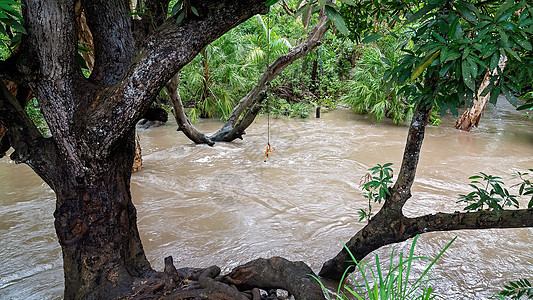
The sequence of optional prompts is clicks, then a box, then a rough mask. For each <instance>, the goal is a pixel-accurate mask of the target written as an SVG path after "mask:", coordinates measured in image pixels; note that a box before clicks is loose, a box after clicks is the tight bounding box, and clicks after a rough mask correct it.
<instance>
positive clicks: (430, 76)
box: [385, 0, 533, 114]
mask: <svg viewBox="0 0 533 300" xmlns="http://www.w3.org/2000/svg"><path fill="white" fill-rule="evenodd" d="M532 16H533V7H531V6H530V5H529V4H527V3H526V2H525V1H523V2H518V3H516V2H515V1H506V2H505V3H501V2H499V1H491V2H490V3H488V2H486V3H485V4H483V3H479V4H478V5H477V6H476V5H474V4H472V3H471V2H465V1H445V0H438V1H430V2H428V3H427V4H426V5H424V6H423V7H422V8H421V9H419V10H418V11H417V12H416V13H414V14H412V15H410V16H409V17H408V18H407V20H406V22H407V23H412V22H415V21H416V22H415V23H413V24H414V25H413V26H412V30H413V32H414V34H413V36H412V38H410V40H409V42H407V41H406V43H405V45H404V46H403V48H402V51H403V52H404V53H405V55H404V56H403V57H402V60H401V62H400V64H399V66H397V67H395V68H394V69H392V71H391V73H390V74H386V75H385V78H386V79H389V78H391V79H392V80H393V81H394V82H396V83H397V84H400V85H401V84H405V83H409V85H407V86H406V87H404V88H403V89H402V90H401V92H402V93H403V94H404V95H405V96H406V97H412V99H413V100H414V101H425V100H427V101H435V102H436V103H437V104H438V106H439V107H440V108H441V109H442V112H443V113H445V112H446V111H447V109H450V110H451V112H452V113H454V114H455V113H456V112H457V107H458V106H459V105H460V104H464V103H466V105H468V106H469V105H470V104H471V103H472V100H473V99H474V97H475V95H476V93H477V89H478V88H479V82H480V80H481V78H482V76H484V74H485V72H486V71H487V70H497V71H498V72H497V74H495V75H494V76H492V78H491V82H490V84H489V86H488V87H487V88H486V89H485V90H484V91H483V94H486V93H488V92H490V93H491V99H490V102H491V103H495V102H496V100H497V97H498V96H499V95H500V94H503V95H505V97H506V98H507V100H508V101H509V102H511V103H512V104H513V105H515V106H516V105H517V98H516V97H515V95H514V94H515V93H517V94H520V93H521V92H522V88H523V87H524V85H521V84H516V82H522V81H525V80H527V77H528V76H529V74H530V71H529V72H528V71H525V72H518V73H515V74H513V75H511V73H510V72H509V70H516V68H519V69H520V70H525V69H523V67H524V66H523V65H520V64H522V63H523V62H524V61H526V60H527V61H529V59H530V55H531V49H532V46H531V43H530V40H531V36H532V34H533V19H532ZM411 44H412V45H413V46H411ZM501 56H505V57H507V64H508V68H505V72H503V71H502V70H501V69H500V68H499V67H498V62H499V60H500V57H501Z"/></svg>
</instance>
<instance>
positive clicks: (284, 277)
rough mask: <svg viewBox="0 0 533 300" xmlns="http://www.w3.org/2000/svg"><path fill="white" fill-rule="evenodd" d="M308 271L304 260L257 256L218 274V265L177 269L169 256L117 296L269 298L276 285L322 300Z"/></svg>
mask: <svg viewBox="0 0 533 300" xmlns="http://www.w3.org/2000/svg"><path fill="white" fill-rule="evenodd" d="M311 274H313V275H314V273H313V271H312V270H311V268H309V267H308V266H307V265H306V264H305V263H303V262H291V261H288V260H286V259H284V258H281V257H273V258H271V259H263V258H260V259H256V260H254V261H251V262H249V263H247V264H245V265H243V266H239V267H237V268H235V269H233V271H231V273H230V274H228V275H225V276H219V275H220V268H219V267H217V266H211V267H208V268H204V269H201V268H180V269H176V267H175V266H174V264H173V260H172V257H171V256H169V257H167V258H165V270H164V271H163V272H153V273H152V274H150V275H149V276H148V277H146V278H138V279H136V280H135V282H134V283H133V285H132V287H131V290H132V291H133V292H132V293H130V295H125V296H121V297H118V298H116V299H121V300H122V299H128V300H134V299H183V300H191V299H195V300H196V299H214V300H233V299H235V300H268V299H281V298H280V297H278V296H277V291H276V289H283V290H286V291H287V292H288V293H289V296H290V295H293V296H294V298H295V299H296V300H298V299H310V300H314V299H317V300H318V299H320V300H322V299H324V296H323V293H322V289H321V287H320V285H319V284H318V283H317V282H316V281H315V280H314V279H313V278H311V276H310V275H311ZM267 291H268V292H267Z"/></svg>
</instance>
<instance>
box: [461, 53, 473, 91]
mask: <svg viewBox="0 0 533 300" xmlns="http://www.w3.org/2000/svg"><path fill="white" fill-rule="evenodd" d="M461 75H462V77H463V82H464V83H465V85H466V86H467V87H468V88H469V89H470V90H472V91H475V90H476V85H475V83H474V79H473V78H472V72H471V70H470V64H469V63H468V61H467V60H463V61H462V62H461Z"/></svg>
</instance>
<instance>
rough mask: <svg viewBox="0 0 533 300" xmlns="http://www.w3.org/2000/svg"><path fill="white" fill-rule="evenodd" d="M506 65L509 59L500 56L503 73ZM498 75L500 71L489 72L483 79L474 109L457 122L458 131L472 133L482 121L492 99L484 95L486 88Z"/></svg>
mask: <svg viewBox="0 0 533 300" xmlns="http://www.w3.org/2000/svg"><path fill="white" fill-rule="evenodd" d="M506 64H507V57H506V56H500V61H499V62H498V67H499V69H500V70H502V71H503V69H504V68H505V66H506ZM497 74H498V69H496V70H492V71H490V70H488V71H487V73H485V77H484V78H483V81H482V82H481V85H480V86H479V89H478V91H477V96H476V97H475V99H474V103H473V104H472V107H470V108H467V109H466V111H465V112H464V113H463V115H462V116H461V117H460V118H459V119H457V122H455V126H454V127H455V128H456V129H461V130H464V131H470V130H471V129H472V127H477V126H478V124H479V120H480V119H481V115H482V114H483V112H485V106H486V105H487V102H489V99H490V93H487V94H486V95H483V91H484V90H485V88H486V87H488V86H489V84H490V81H491V78H492V77H493V76H495V75H497Z"/></svg>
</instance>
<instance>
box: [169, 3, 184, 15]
mask: <svg viewBox="0 0 533 300" xmlns="http://www.w3.org/2000/svg"><path fill="white" fill-rule="evenodd" d="M182 5H183V0H180V1H178V2H176V4H174V6H173V7H172V10H171V11H170V16H171V17H174V16H175V15H176V14H177V13H178V12H179V11H180V10H181V7H182Z"/></svg>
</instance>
